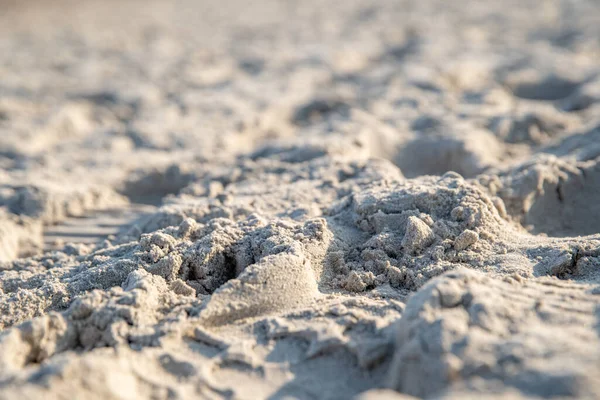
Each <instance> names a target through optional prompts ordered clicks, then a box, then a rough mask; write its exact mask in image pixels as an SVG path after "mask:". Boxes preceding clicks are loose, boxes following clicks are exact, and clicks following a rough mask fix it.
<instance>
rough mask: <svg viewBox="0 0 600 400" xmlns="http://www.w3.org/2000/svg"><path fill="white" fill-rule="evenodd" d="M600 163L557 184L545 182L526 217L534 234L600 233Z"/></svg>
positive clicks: (527, 223) (571, 234)
mask: <svg viewBox="0 0 600 400" xmlns="http://www.w3.org/2000/svg"><path fill="white" fill-rule="evenodd" d="M595 182H600V164H596V165H594V166H592V167H589V168H587V169H581V175H579V176H578V175H575V174H569V177H568V178H567V179H565V180H562V181H561V182H559V184H558V185H551V184H546V185H545V187H544V195H542V196H540V197H538V198H537V199H536V200H535V202H534V203H533V205H532V206H531V208H530V209H529V211H528V212H527V214H526V215H525V218H524V224H525V225H526V226H529V225H531V226H533V230H532V231H533V232H534V233H545V234H547V235H549V236H555V237H566V236H580V235H581V236H583V235H592V234H595V233H598V232H600V189H599V188H598V185H595V184H594V183H595Z"/></svg>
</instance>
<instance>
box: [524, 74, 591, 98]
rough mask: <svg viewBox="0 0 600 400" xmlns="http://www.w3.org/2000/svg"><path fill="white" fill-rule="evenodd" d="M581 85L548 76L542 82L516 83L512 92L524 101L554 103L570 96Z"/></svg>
mask: <svg viewBox="0 0 600 400" xmlns="http://www.w3.org/2000/svg"><path fill="white" fill-rule="evenodd" d="M579 85H580V84H579V83H578V82H573V81H570V80H567V79H564V78H560V77H558V76H548V77H546V78H544V79H541V80H533V81H525V82H519V83H516V84H514V85H512V86H513V87H512V92H513V94H514V95H515V96H517V97H520V98H522V99H528V100H548V101H552V100H559V99H563V98H565V97H567V96H569V95H570V94H572V93H573V92H574V91H575V90H577V88H578V87H579Z"/></svg>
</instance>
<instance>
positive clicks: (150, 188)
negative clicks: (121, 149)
mask: <svg viewBox="0 0 600 400" xmlns="http://www.w3.org/2000/svg"><path fill="white" fill-rule="evenodd" d="M193 178H194V175H193V174H192V173H190V172H186V171H183V170H182V169H181V168H180V167H179V166H178V165H171V166H169V167H168V168H166V169H154V170H151V171H138V172H135V173H134V174H133V176H132V177H131V178H130V179H129V180H128V181H127V182H125V184H124V186H123V188H122V189H121V190H120V193H121V194H122V195H124V196H126V197H128V198H129V200H130V201H131V202H132V203H137V204H148V205H153V206H159V205H161V204H162V201H163V198H164V197H165V196H167V195H170V194H178V193H179V191H180V190H181V189H183V188H184V187H186V186H187V185H188V184H189V183H190V182H191V181H192V180H193Z"/></svg>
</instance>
